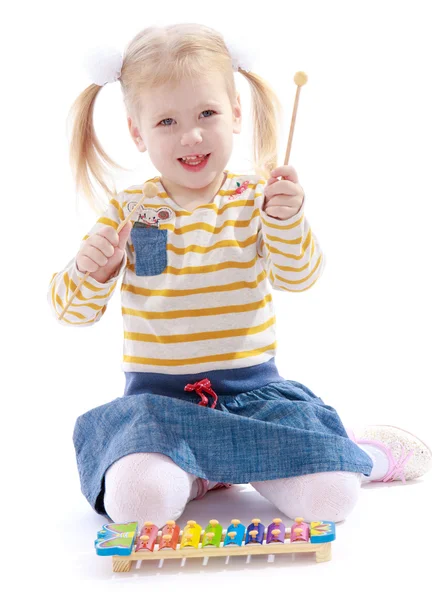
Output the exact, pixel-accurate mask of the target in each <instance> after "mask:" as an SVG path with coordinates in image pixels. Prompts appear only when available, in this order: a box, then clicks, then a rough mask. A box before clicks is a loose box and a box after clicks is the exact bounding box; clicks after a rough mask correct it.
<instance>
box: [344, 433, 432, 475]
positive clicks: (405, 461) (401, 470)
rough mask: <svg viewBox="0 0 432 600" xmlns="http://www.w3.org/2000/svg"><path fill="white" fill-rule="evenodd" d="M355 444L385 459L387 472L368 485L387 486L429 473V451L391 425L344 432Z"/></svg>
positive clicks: (407, 434) (412, 436)
mask: <svg viewBox="0 0 432 600" xmlns="http://www.w3.org/2000/svg"><path fill="white" fill-rule="evenodd" d="M346 432H347V434H348V437H349V438H350V439H351V440H352V441H353V442H355V443H356V444H365V445H366V444H369V445H372V446H375V447H376V448H379V449H380V450H382V451H383V452H384V454H385V455H386V456H387V458H388V462H389V468H388V471H387V473H386V474H385V475H384V477H382V478H381V479H372V481H371V483H373V482H378V481H383V482H385V483H388V482H390V481H395V480H396V479H400V480H402V481H403V482H404V483H406V480H409V479H416V478H417V477H421V476H422V475H424V474H425V473H427V472H428V471H430V470H431V469H432V451H431V449H430V448H429V447H428V446H427V445H426V444H425V443H424V442H422V441H421V440H420V439H419V438H417V437H416V436H415V435H413V434H412V433H409V431H405V429H400V428H399V427H393V426H392V425H368V426H367V427H364V428H363V429H361V430H359V431H356V432H355V433H354V432H353V431H352V430H348V429H347V430H346Z"/></svg>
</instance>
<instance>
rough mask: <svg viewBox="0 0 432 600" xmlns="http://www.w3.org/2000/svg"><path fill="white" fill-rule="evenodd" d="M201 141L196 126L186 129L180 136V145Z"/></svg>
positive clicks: (191, 144) (193, 144)
mask: <svg viewBox="0 0 432 600" xmlns="http://www.w3.org/2000/svg"><path fill="white" fill-rule="evenodd" d="M201 142H202V135H201V133H200V130H199V128H198V127H194V128H193V129H191V130H189V131H186V132H185V133H184V134H183V135H182V138H181V145H182V146H195V144H200V143H201Z"/></svg>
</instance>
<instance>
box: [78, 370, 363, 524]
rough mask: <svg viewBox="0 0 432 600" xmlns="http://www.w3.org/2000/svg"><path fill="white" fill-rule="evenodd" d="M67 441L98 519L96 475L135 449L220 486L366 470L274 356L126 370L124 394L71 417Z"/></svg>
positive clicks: (99, 481) (100, 477) (332, 418)
mask: <svg viewBox="0 0 432 600" xmlns="http://www.w3.org/2000/svg"><path fill="white" fill-rule="evenodd" d="M73 442H74V446H75V451H76V457H77V465H78V471H79V476H80V483H81V490H82V492H83V494H84V496H85V497H86V499H87V500H88V502H89V503H90V505H91V506H92V507H93V509H94V510H95V511H96V512H97V513H99V514H102V515H106V516H108V515H107V513H106V512H105V508H104V503H103V496H104V492H105V487H104V477H105V472H106V471H107V469H108V468H109V467H110V466H111V465H112V464H113V463H114V462H115V461H116V460H118V459H120V458H121V457H123V456H126V455H127V454H131V453H134V452H160V453H162V454H165V455H167V456H169V457H170V458H171V459H172V460H173V461H174V462H175V463H176V464H177V465H178V466H179V467H181V468H182V469H183V470H185V471H187V472H189V473H192V474H194V475H196V476H197V477H199V478H203V479H206V480H212V481H218V482H221V483H249V482H251V481H263V480H267V479H279V478H284V477H294V476H296V475H303V474H306V473H317V472H323V471H351V472H357V473H364V474H365V475H369V474H370V472H371V470H372V461H371V459H370V458H369V456H368V455H367V454H366V453H365V452H364V451H363V450H361V449H360V448H359V447H358V446H357V445H356V444H355V443H354V442H353V441H351V440H350V439H349V437H348V435H347V433H346V431H345V429H344V427H343V425H342V422H341V420H340V418H339V416H338V414H337V412H336V410H335V409H334V408H332V407H331V406H328V405H327V404H324V402H323V401H322V400H321V399H320V398H319V397H318V396H316V395H315V394H314V393H313V392H312V391H311V390H310V389H308V388H307V387H306V386H304V385H302V384H301V383H298V382H296V381H290V380H286V379H284V378H283V377H281V376H280V375H279V373H278V371H277V368H276V365H275V363H274V359H272V360H270V361H269V362H267V363H265V364H264V365H263V364H261V365H256V366H252V367H247V368H242V369H233V370H220V371H209V372H205V373H198V374H193V375H160V374H154V373H126V389H125V395H124V396H122V397H120V398H116V399H115V400H112V401H111V402H108V403H107V404H103V405H102V406H98V407H96V408H94V409H92V410H90V411H88V412H86V413H85V414H83V415H81V416H79V417H78V419H77V421H76V424H75V429H74V433H73Z"/></svg>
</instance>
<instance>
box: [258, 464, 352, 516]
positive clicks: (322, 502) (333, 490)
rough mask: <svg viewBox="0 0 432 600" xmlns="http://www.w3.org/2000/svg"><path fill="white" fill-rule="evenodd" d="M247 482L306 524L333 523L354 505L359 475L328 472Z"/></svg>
mask: <svg viewBox="0 0 432 600" xmlns="http://www.w3.org/2000/svg"><path fill="white" fill-rule="evenodd" d="M250 483H251V485H252V486H253V487H254V488H255V489H256V490H257V492H259V493H260V494H261V495H262V496H264V498H266V499H267V500H269V501H270V502H271V503H272V504H274V505H275V506H276V507H277V508H278V509H279V510H280V511H281V512H283V513H284V514H285V515H287V517H289V518H290V519H295V518H296V517H303V518H304V519H305V521H307V522H308V523H310V522H311V521H334V522H335V523H336V522H338V521H343V520H344V519H345V518H346V517H347V516H348V515H349V514H350V512H351V511H352V510H353V508H354V506H355V505H356V503H357V500H358V497H359V493H360V484H361V474H360V473H351V472H346V471H329V472H325V473H311V474H308V475H300V476H298V477H288V478H286V479H272V480H267V481H253V482H252V481H251V482H250Z"/></svg>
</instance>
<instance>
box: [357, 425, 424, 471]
mask: <svg viewBox="0 0 432 600" xmlns="http://www.w3.org/2000/svg"><path fill="white" fill-rule="evenodd" d="M348 437H350V439H351V440H352V441H353V442H355V443H356V444H366V445H367V444H369V445H372V446H377V447H378V448H381V449H382V450H383V452H384V453H385V455H386V456H387V458H388V459H389V470H388V471H387V473H386V474H385V475H384V477H383V478H382V479H374V482H375V483H389V482H392V481H396V479H398V478H399V479H401V480H402V481H403V483H406V479H405V473H404V469H405V465H406V464H407V462H408V461H409V459H410V458H411V456H412V455H413V454H414V450H410V451H409V452H405V448H404V445H403V444H402V442H399V441H398V440H395V441H394V442H392V444H390V445H389V446H385V445H384V444H382V443H381V442H378V441H377V440H373V441H372V440H358V439H357V438H356V436H355V435H354V432H353V431H352V430H351V429H350V430H349V436H348ZM396 445H398V446H399V449H400V456H399V458H398V459H397V460H396V459H395V457H394V454H393V452H392V449H393V450H396V447H395V446H396Z"/></svg>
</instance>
